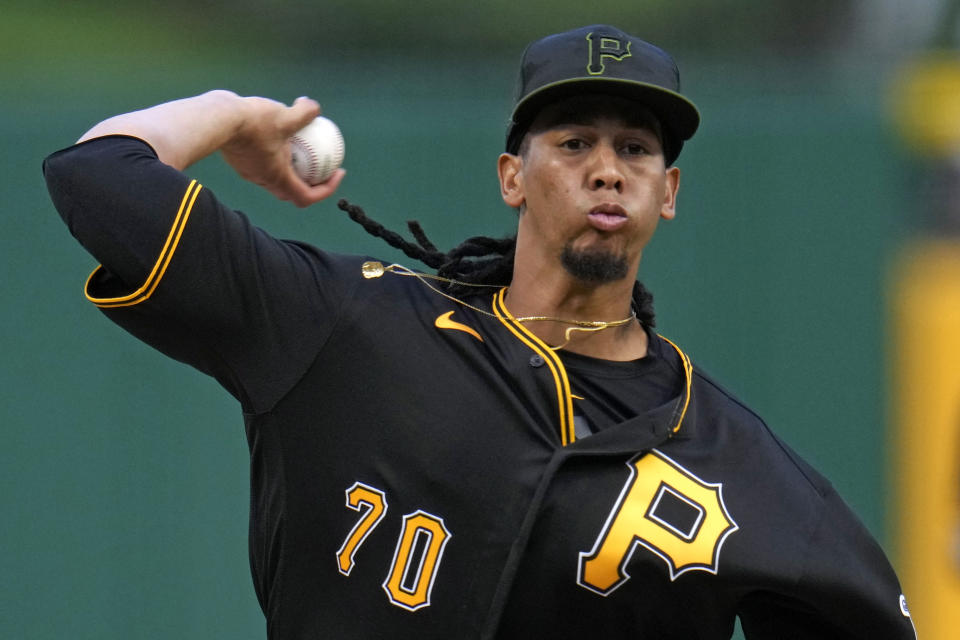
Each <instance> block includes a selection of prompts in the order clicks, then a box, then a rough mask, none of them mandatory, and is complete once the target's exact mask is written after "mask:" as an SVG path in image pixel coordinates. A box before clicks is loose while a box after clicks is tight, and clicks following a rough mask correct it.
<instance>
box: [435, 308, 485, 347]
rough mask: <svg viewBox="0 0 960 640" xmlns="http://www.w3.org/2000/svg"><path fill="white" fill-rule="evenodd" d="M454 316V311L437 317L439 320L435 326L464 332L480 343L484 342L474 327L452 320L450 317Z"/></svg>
mask: <svg viewBox="0 0 960 640" xmlns="http://www.w3.org/2000/svg"><path fill="white" fill-rule="evenodd" d="M452 315H453V311H447V312H446V313H443V314H441V315H439V316H437V319H436V321H435V322H434V323H433V324H434V325H436V327H437V328H438V329H453V330H454V331H463V332H464V333H469V334H470V335H472V336H473V337H474V338H476V339H477V340H479V341H480V342H483V338H481V337H480V334H479V333H477V332H476V331H474V330H473V328H472V327H468V326H467V325H465V324H461V323H459V322H457V321H456V320H451V319H450V316H452Z"/></svg>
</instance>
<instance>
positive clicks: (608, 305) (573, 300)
mask: <svg viewBox="0 0 960 640" xmlns="http://www.w3.org/2000/svg"><path fill="white" fill-rule="evenodd" d="M632 295H633V280H632V279H629V278H625V279H622V280H617V281H614V282H609V283H604V284H599V285H597V284H591V283H584V282H581V281H578V280H577V279H575V278H573V277H572V276H570V275H568V274H567V273H566V272H558V271H557V270H551V271H550V272H548V273H533V272H531V271H528V270H523V269H515V271H514V276H513V281H512V282H511V284H510V289H509V290H508V291H507V297H506V303H507V308H508V309H509V310H510V313H512V314H513V316H514V317H517V318H520V317H531V316H533V317H544V316H546V317H550V318H559V319H562V320H568V321H587V322H616V321H619V320H623V319H625V318H628V317H629V316H630V314H631V313H632V309H631V300H632ZM523 324H524V326H526V327H527V328H528V329H529V330H530V331H532V332H533V333H534V334H535V335H536V336H537V337H538V338H540V339H541V340H543V341H544V342H545V343H547V344H548V345H550V346H554V347H555V346H558V345H564V346H563V349H564V350H566V351H571V352H574V353H579V354H582V355H587V356H592V357H595V358H603V359H606V360H635V359H637V358H642V357H643V356H644V355H646V352H647V334H646V332H645V331H644V330H643V327H642V326H640V323H639V322H638V321H636V320H635V319H631V320H630V321H629V322H626V323H624V324H620V325H617V326H611V327H607V328H605V329H601V330H598V331H572V332H570V333H569V334H568V333H567V330H568V329H569V328H570V327H571V325H570V324H567V323H563V322H558V321H556V320H531V321H526V322H524V323H523ZM568 335H569V342H568V341H567V337H568ZM564 343H566V344H564Z"/></svg>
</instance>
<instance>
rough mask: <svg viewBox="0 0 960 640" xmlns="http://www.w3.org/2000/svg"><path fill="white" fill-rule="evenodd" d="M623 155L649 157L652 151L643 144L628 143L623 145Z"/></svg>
mask: <svg viewBox="0 0 960 640" xmlns="http://www.w3.org/2000/svg"><path fill="white" fill-rule="evenodd" d="M623 153H625V154H626V155H628V156H645V155H649V153H650V150H649V149H648V148H647V145H645V144H643V143H641V142H628V143H626V144H625V145H623Z"/></svg>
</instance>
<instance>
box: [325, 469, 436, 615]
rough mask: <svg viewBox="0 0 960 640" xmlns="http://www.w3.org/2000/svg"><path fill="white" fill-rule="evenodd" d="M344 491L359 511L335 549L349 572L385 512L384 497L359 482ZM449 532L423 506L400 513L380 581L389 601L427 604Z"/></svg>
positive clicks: (412, 608)
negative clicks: (389, 558) (388, 561)
mask: <svg viewBox="0 0 960 640" xmlns="http://www.w3.org/2000/svg"><path fill="white" fill-rule="evenodd" d="M346 495H347V507H348V508H350V509H353V510H354V511H357V512H359V513H360V514H361V515H360V519H359V520H357V523H356V524H355V525H354V526H353V529H351V530H350V533H348V534H347V537H346V539H345V540H344V541H343V545H341V546H340V549H339V550H337V569H338V570H339V571H340V573H342V574H343V575H345V576H349V575H350V572H351V571H353V567H354V564H355V563H354V559H353V558H354V555H355V554H356V553H357V550H358V549H359V548H360V546H361V545H362V544H363V542H364V540H366V539H367V537H368V536H369V535H370V534H371V533H373V530H374V529H376V527H377V525H379V524H380V521H381V520H383V518H384V516H386V515H387V497H386V494H384V492H383V491H380V490H379V489H375V488H373V487H371V486H368V485H365V484H363V483H362V482H355V483H353V486H351V487H350V488H349V489H347V491H346ZM450 536H451V534H450V531H448V530H447V527H446V525H445V524H444V522H443V518H438V517H437V516H434V515H431V514H429V513H426V512H425V511H422V510H418V511H416V512H414V513H408V514H406V515H405V516H403V526H402V527H401V529H400V536H399V538H398V539H397V547H396V550H395V551H394V553H393V562H392V563H391V565H390V571H389V572H388V573H387V578H386V580H384V582H383V590H384V591H385V592H386V593H387V598H389V600H390V602H392V603H393V604H395V605H397V606H398V607H402V608H404V609H407V610H409V611H416V610H417V609H421V608H423V607H428V606H430V593H431V592H432V590H433V583H434V580H435V579H436V577H437V570H438V569H439V568H440V560H441V559H442V557H443V549H444V547H446V546H447V542H449V541H450Z"/></svg>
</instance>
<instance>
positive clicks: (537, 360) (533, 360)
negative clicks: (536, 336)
mask: <svg viewBox="0 0 960 640" xmlns="http://www.w3.org/2000/svg"><path fill="white" fill-rule="evenodd" d="M543 364H544V362H543V357H542V356H541V355H540V354H537V355H535V356H530V366H531V367H542V366H543Z"/></svg>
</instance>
